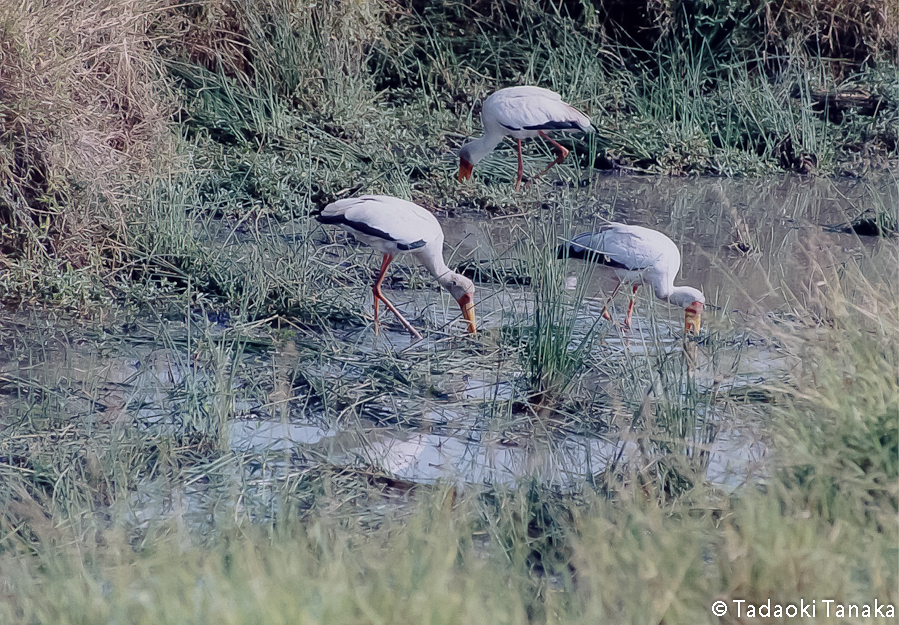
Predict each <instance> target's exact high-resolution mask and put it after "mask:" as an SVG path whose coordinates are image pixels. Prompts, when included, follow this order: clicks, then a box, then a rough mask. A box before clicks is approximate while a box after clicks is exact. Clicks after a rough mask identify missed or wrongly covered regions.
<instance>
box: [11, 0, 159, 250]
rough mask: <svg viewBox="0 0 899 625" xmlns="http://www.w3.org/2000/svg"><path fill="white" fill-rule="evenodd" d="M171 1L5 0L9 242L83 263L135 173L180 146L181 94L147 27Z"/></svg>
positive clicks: (113, 218)
mask: <svg viewBox="0 0 899 625" xmlns="http://www.w3.org/2000/svg"><path fill="white" fill-rule="evenodd" d="M168 4H170V2H163V1H158V0H157V1H154V2H150V3H144V2H135V1H134V0H87V1H85V2H82V1H77V2H76V1H70V2H58V1H53V0H38V1H36V2H33V1H25V0H14V1H12V2H8V3H3V5H2V6H0V24H2V30H0V121H2V130H0V133H2V145H0V178H3V179H5V180H6V181H7V182H6V184H4V186H3V191H2V196H0V222H2V223H3V224H4V225H5V226H7V228H6V229H4V231H3V238H2V240H0V244H2V248H0V249H2V250H3V252H4V253H7V254H9V253H13V252H16V251H19V252H21V251H25V252H26V253H40V252H43V253H46V254H47V255H48V256H52V257H54V258H56V259H58V260H59V261H60V262H68V263H70V264H71V265H72V266H74V267H81V266H84V265H86V264H87V263H88V262H89V258H88V257H89V255H90V254H91V253H92V251H93V250H92V248H94V246H96V245H97V244H98V243H99V242H100V241H102V240H103V238H104V237H105V234H106V230H107V227H110V226H114V224H115V221H116V220H118V219H121V217H122V214H123V211H122V205H123V204H124V203H126V202H128V201H129V199H130V198H129V197H128V191H129V181H130V180H131V179H132V178H133V176H135V175H146V174H147V173H149V172H151V171H152V170H153V169H154V167H155V166H157V165H159V164H160V160H162V161H164V162H166V161H167V160H168V157H170V156H171V153H172V146H173V142H172V141H171V138H172V137H171V132H170V129H169V126H168V119H169V118H170V116H171V115H172V112H173V110H174V108H173V107H174V100H173V98H172V95H171V93H170V92H169V90H168V89H167V86H166V83H165V81H164V80H163V77H162V72H161V68H160V64H159V60H158V57H157V56H156V54H155V42H154V41H153V40H152V39H151V37H150V36H149V35H148V28H149V25H150V24H151V22H152V21H153V20H154V19H155V18H156V16H157V14H158V12H159V11H160V10H162V9H163V8H165V7H166V5H168Z"/></svg>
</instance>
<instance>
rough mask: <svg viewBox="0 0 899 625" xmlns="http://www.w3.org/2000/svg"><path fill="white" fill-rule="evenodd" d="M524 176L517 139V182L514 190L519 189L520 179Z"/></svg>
mask: <svg viewBox="0 0 899 625" xmlns="http://www.w3.org/2000/svg"><path fill="white" fill-rule="evenodd" d="M523 175H524V161H522V160H521V139H518V181H517V182H516V183H515V190H516V191H518V189H519V187H521V178H522V176H523Z"/></svg>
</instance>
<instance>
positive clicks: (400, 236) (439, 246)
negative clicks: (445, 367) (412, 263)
mask: <svg viewBox="0 0 899 625" xmlns="http://www.w3.org/2000/svg"><path fill="white" fill-rule="evenodd" d="M316 219H318V221H320V222H321V223H324V224H334V225H337V226H340V227H341V228H343V229H344V230H346V231H348V232H351V233H352V234H353V236H355V237H356V238H357V239H359V240H360V241H362V242H363V243H365V244H367V245H369V246H370V247H372V248H374V249H376V250H378V251H380V252H381V253H382V254H383V255H384V256H383V258H382V260H381V269H380V271H379V272H378V275H377V277H376V278H375V283H374V285H373V287H372V293H373V295H374V299H375V303H374V309H375V333H376V334H377V332H378V304H379V302H383V303H384V305H385V306H387V308H389V309H390V311H391V312H392V313H393V314H394V315H396V317H397V319H399V320H400V322H401V323H402V324H403V325H404V326H405V327H406V329H407V330H409V332H410V333H411V334H412V335H413V336H415V337H416V338H421V334H419V333H418V331H417V330H416V329H415V328H413V327H412V324H410V323H409V322H408V321H406V319H405V317H403V315H402V314H400V312H399V311H398V310H397V309H396V307H394V305H393V304H391V303H390V302H389V301H388V300H387V298H386V297H384V294H383V293H382V292H381V283H382V282H383V281H384V276H385V275H387V268H388V267H389V266H390V263H391V262H392V261H393V259H394V257H395V256H397V255H399V254H407V253H408V254H411V255H412V256H414V257H415V258H416V260H418V262H419V263H421V264H422V265H423V266H424V268H425V269H427V270H428V271H429V272H430V273H431V274H432V275H433V276H434V277H435V278H436V279H437V283H438V284H439V285H440V286H442V287H443V288H444V289H446V290H447V291H449V293H450V294H451V295H452V296H453V298H455V300H456V302H458V304H459V308H460V309H461V310H462V316H463V317H464V318H465V320H466V321H467V322H468V331H469V332H471V333H474V332H475V331H476V328H475V318H474V302H473V299H472V297H473V295H474V283H473V282H472V281H471V280H469V279H468V278H466V277H465V276H463V275H462V274H459V273H456V272H454V271H452V270H451V269H450V268H449V267H447V265H446V262H445V261H444V260H443V228H441V227H440V223H439V222H438V221H437V219H436V218H435V217H434V215H432V214H431V213H430V212H429V211H427V210H426V209H424V208H422V207H421V206H419V205H418V204H413V203H412V202H407V201H406V200H401V199H399V198H395V197H391V196H389V195H363V196H362V197H358V198H348V199H345V200H338V201H336V202H332V203H331V204H328V205H327V206H326V207H325V208H324V210H322V212H321V214H319V215H318V216H317V217H316Z"/></svg>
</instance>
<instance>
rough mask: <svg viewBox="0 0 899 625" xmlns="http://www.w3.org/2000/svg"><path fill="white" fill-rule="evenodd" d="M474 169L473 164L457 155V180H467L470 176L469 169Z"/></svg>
mask: <svg viewBox="0 0 899 625" xmlns="http://www.w3.org/2000/svg"><path fill="white" fill-rule="evenodd" d="M472 169H474V165H472V164H471V163H469V162H468V161H466V160H465V157H464V156H460V157H459V182H462V181H464V180H468V179H469V178H471V170H472Z"/></svg>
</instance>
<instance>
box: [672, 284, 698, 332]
mask: <svg viewBox="0 0 899 625" xmlns="http://www.w3.org/2000/svg"><path fill="white" fill-rule="evenodd" d="M668 301H669V302H671V303H672V304H674V305H676V306H680V307H681V308H683V309H684V333H685V334H699V329H700V327H701V326H702V305H703V304H704V303H705V295H703V294H702V291H700V290H699V289H694V288H693V287H689V286H680V287H675V289H674V290H673V291H672V292H671V294H670V295H669V296H668Z"/></svg>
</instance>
